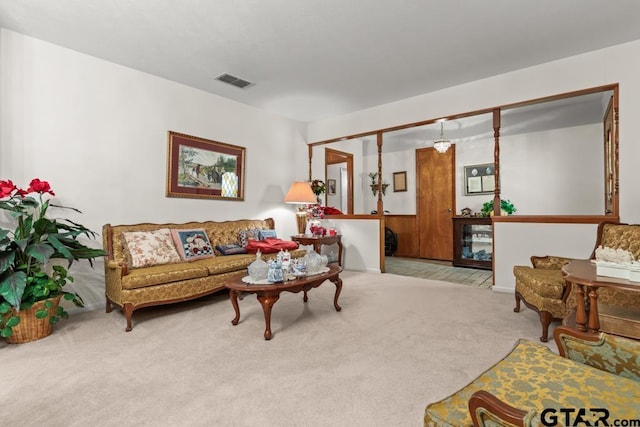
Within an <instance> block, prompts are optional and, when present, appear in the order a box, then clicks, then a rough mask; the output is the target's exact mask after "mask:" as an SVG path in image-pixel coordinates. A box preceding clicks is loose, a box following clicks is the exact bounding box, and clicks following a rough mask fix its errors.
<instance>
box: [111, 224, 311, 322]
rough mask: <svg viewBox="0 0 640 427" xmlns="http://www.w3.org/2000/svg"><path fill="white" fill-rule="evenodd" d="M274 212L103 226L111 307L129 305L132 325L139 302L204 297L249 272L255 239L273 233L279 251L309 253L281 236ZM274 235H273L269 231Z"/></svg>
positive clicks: (127, 313)
mask: <svg viewBox="0 0 640 427" xmlns="http://www.w3.org/2000/svg"><path fill="white" fill-rule="evenodd" d="M274 225H275V224H274V221H273V219H272V218H267V219H265V220H250V219H243V220H236V221H223V222H215V221H206V222H188V223H183V224H149V223H146V224H133V225H111V224H106V225H104V226H103V228H102V240H103V247H104V250H105V252H106V253H107V254H106V256H105V267H104V268H105V296H106V311H107V313H109V312H111V311H112V309H113V306H114V305H115V306H118V307H120V308H122V309H123V311H124V314H125V317H126V321H127V327H126V331H127V332H128V331H131V329H132V316H133V312H134V311H135V310H137V309H139V308H142V307H147V306H152V305H160V304H168V303H174V302H181V301H186V300H190V299H194V298H199V297H202V296H205V295H208V294H211V293H214V292H217V291H219V290H222V289H224V288H225V286H224V284H225V281H227V280H229V279H231V278H235V277H237V276H241V275H243V274H246V269H247V267H248V266H249V264H250V263H251V262H252V261H254V260H255V259H256V255H255V254H252V253H247V249H246V247H247V246H249V243H251V241H252V240H258V239H261V238H264V239H270V240H271V241H272V242H274V243H273V249H274V250H273V253H271V254H266V255H264V256H263V259H265V260H267V259H270V258H274V257H275V256H276V253H275V252H278V250H277V249H278V248H279V247H280V246H279V244H281V248H282V249H288V250H290V253H291V256H292V257H300V256H304V254H305V253H306V251H304V250H301V249H297V247H298V245H297V244H296V243H294V242H290V241H283V240H280V239H277V237H276V236H275V227H274ZM267 236H268V237H267Z"/></svg>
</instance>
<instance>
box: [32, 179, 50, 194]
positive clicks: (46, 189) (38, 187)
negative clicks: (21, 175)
mask: <svg viewBox="0 0 640 427" xmlns="http://www.w3.org/2000/svg"><path fill="white" fill-rule="evenodd" d="M27 193H40V194H44V193H49V194H51V195H52V196H55V195H56V194H55V193H54V192H53V190H51V186H50V185H49V183H48V182H47V181H40V180H39V179H38V178H34V179H32V180H31V182H30V183H29V188H28V189H27Z"/></svg>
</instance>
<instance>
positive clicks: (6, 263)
mask: <svg viewBox="0 0 640 427" xmlns="http://www.w3.org/2000/svg"><path fill="white" fill-rule="evenodd" d="M15 259H16V253H15V252H14V251H7V252H2V253H0V273H4V272H5V271H7V270H8V269H10V268H11V266H12V265H13V262H14V261H15Z"/></svg>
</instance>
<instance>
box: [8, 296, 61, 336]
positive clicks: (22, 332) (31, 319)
mask: <svg viewBox="0 0 640 427" xmlns="http://www.w3.org/2000/svg"><path fill="white" fill-rule="evenodd" d="M61 297H62V295H58V296H57V297H53V298H50V299H49V300H51V301H52V302H53V307H52V308H50V309H49V313H50V314H51V313H55V311H56V309H57V308H58V305H59V304H60V298H61ZM47 301H48V300H47ZM44 303H45V301H38V302H36V303H34V304H33V305H32V306H31V308H30V309H28V310H21V311H20V313H18V316H19V317H20V323H18V324H17V325H16V326H14V327H13V334H12V335H11V336H10V337H8V338H6V340H7V342H8V343H10V344H22V343H25V342H29V341H35V340H39V339H41V338H44V337H46V336H49V335H51V323H49V316H47V317H45V318H44V319H38V318H36V311H37V310H41V309H42V308H44Z"/></svg>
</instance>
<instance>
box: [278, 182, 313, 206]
mask: <svg viewBox="0 0 640 427" xmlns="http://www.w3.org/2000/svg"><path fill="white" fill-rule="evenodd" d="M284 202H285V203H298V204H304V205H306V204H312V203H313V204H315V203H318V200H317V199H316V195H315V194H313V191H312V190H311V185H310V184H309V183H308V182H303V181H296V182H294V183H293V184H291V188H289V191H288V192H287V195H286V196H284Z"/></svg>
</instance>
